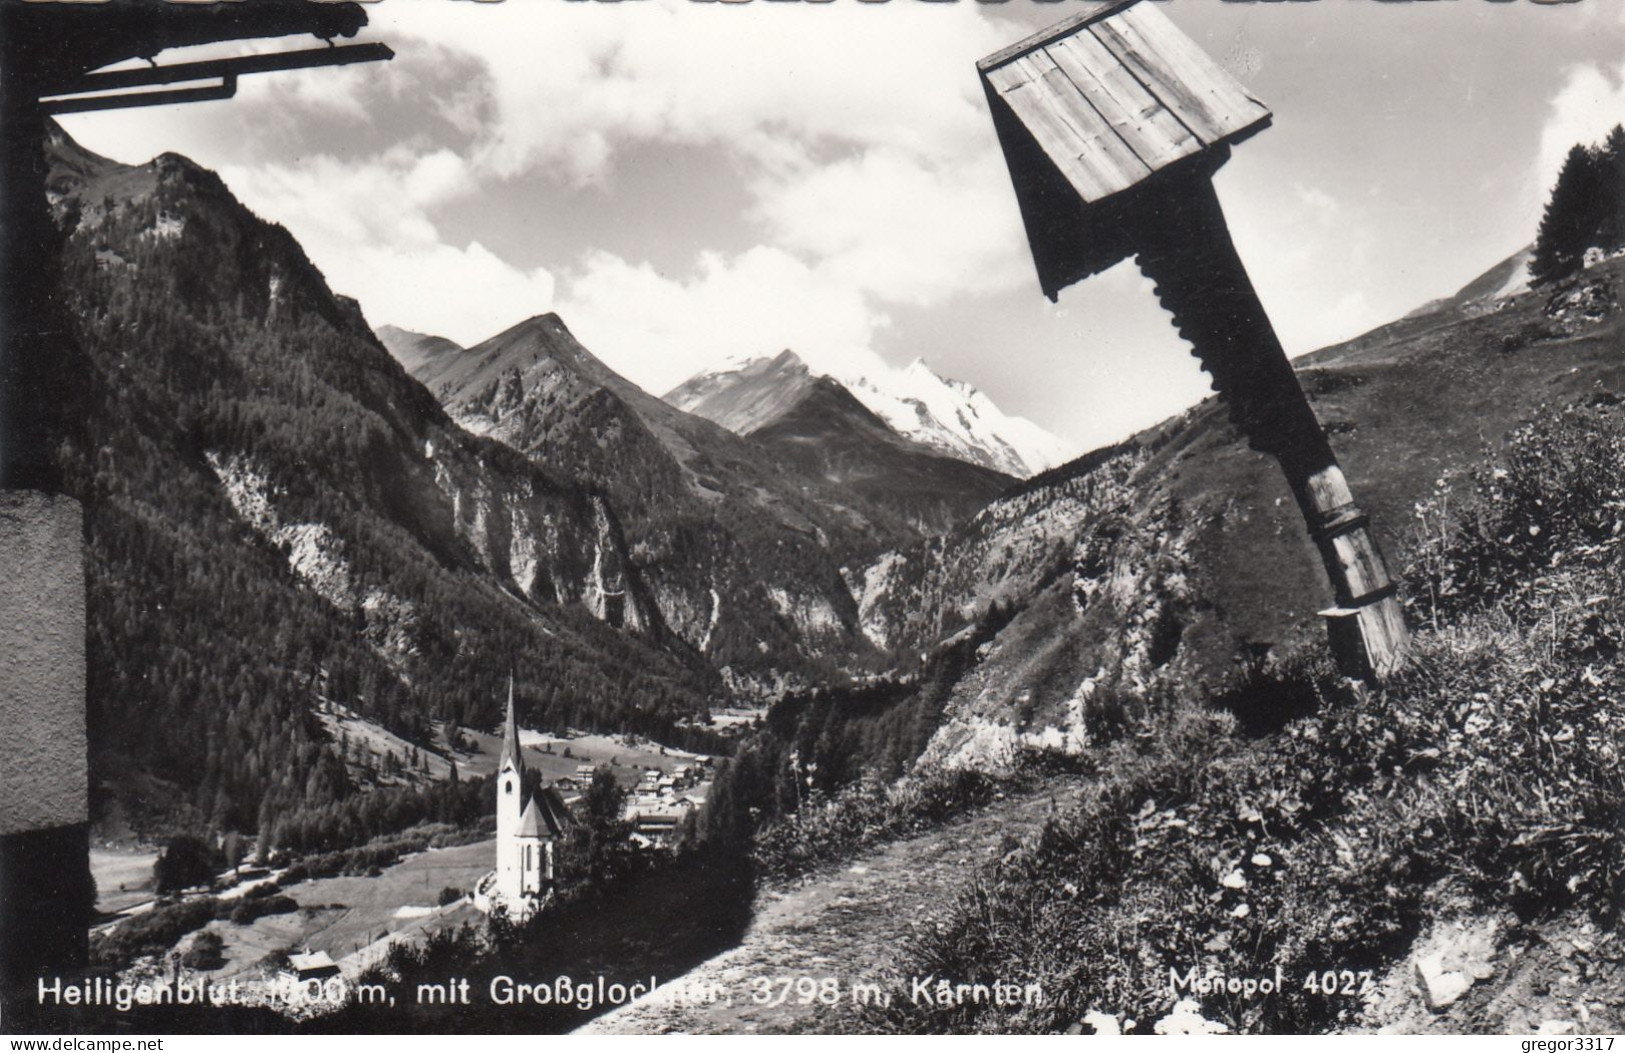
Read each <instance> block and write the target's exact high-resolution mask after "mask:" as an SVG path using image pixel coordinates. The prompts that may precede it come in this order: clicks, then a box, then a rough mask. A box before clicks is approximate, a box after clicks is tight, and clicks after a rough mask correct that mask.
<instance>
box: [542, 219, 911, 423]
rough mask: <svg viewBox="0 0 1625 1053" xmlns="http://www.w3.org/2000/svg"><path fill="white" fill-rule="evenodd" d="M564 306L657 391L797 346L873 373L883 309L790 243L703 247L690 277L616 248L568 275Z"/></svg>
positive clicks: (814, 360) (589, 338) (816, 358)
mask: <svg viewBox="0 0 1625 1053" xmlns="http://www.w3.org/2000/svg"><path fill="white" fill-rule="evenodd" d="M567 286H568V288H567V291H566V292H565V293H564V294H563V295H562V296H561V302H560V310H561V312H562V313H563V315H564V317H565V318H566V319H567V320H568V321H569V323H570V326H571V328H572V329H573V330H574V332H575V333H576V335H577V336H578V337H580V338H581V340H582V342H583V343H585V344H586V345H587V346H588V347H590V348H592V349H593V350H594V351H595V352H596V353H598V354H599V355H601V357H603V358H604V360H605V361H606V362H607V363H608V364H609V365H610V366H611V367H612V368H614V369H617V370H619V371H621V372H622V373H624V374H626V375H627V376H629V377H631V378H632V379H634V380H636V381H637V382H638V383H639V384H641V385H642V386H643V387H645V388H647V389H648V390H650V391H653V392H655V393H656V394H659V393H663V392H665V391H667V390H669V389H670V388H673V387H675V386H677V385H678V384H680V383H681V382H682V381H684V380H686V379H688V378H689V377H690V376H693V375H694V374H695V373H696V372H698V371H700V370H701V369H704V368H706V367H708V366H712V365H715V364H716V363H718V362H720V361H722V360H723V359H730V358H733V359H737V358H749V357H754V356H757V355H761V354H764V353H773V352H776V351H778V350H781V349H783V348H786V347H791V348H794V349H795V351H796V353H797V354H799V355H800V356H801V357H802V358H804V359H805V360H806V361H807V362H808V363H809V364H810V365H812V366H813V367H814V368H816V369H818V370H821V371H827V372H844V371H846V370H848V369H851V370H853V371H857V372H863V371H866V370H867V371H874V370H875V369H876V368H878V366H879V364H880V359H879V358H878V357H877V356H876V355H875V354H874V352H873V351H872V350H871V347H872V344H873V340H874V336H875V334H876V332H877V331H878V330H879V329H880V328H882V327H884V326H885V325H886V319H885V317H884V315H883V314H882V313H881V312H879V311H877V310H876V309H875V307H874V306H873V305H872V304H871V303H870V302H869V301H868V300H867V299H866V298H865V297H864V295H863V294H862V293H861V292H860V291H858V290H857V289H856V288H855V287H854V286H852V285H851V284H850V283H848V282H845V281H842V280H840V279H839V278H836V277H834V276H832V275H831V274H829V273H828V272H827V271H824V270H819V269H817V268H814V267H812V266H809V265H808V264H807V263H805V262H803V261H802V260H801V259H799V258H797V257H796V256H794V255H792V254H790V253H787V252H785V251H783V250H781V249H776V248H770V247H766V246H759V247H757V248H754V249H751V250H749V251H747V252H744V253H741V254H738V255H734V256H723V255H720V254H716V253H706V254H703V255H702V256H701V258H700V261H699V267H698V270H697V272H696V273H695V274H694V275H693V276H691V277H689V278H687V279H676V278H671V277H667V276H665V275H662V274H660V273H658V272H657V271H656V270H655V269H654V268H653V267H650V266H649V265H647V264H637V263H630V262H628V261H626V260H624V259H621V258H619V257H617V256H613V255H610V254H608V253H596V254H594V255H593V256H591V257H590V258H589V259H588V260H587V261H586V262H585V265H584V266H583V267H582V269H581V270H580V271H579V272H576V273H574V274H572V275H570V276H568V279H567Z"/></svg>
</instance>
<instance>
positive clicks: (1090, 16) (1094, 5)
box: [976, 0, 1140, 73]
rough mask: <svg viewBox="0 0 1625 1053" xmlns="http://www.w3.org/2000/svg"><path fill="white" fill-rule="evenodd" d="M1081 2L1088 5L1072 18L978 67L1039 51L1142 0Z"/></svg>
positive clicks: (1001, 52) (997, 52)
mask: <svg viewBox="0 0 1625 1053" xmlns="http://www.w3.org/2000/svg"><path fill="white" fill-rule="evenodd" d="M1081 2H1082V3H1084V4H1086V5H1087V7H1086V9H1085V10H1083V11H1080V12H1079V13H1077V14H1075V15H1073V16H1072V17H1071V18H1067V19H1063V20H1062V21H1060V22H1057V23H1055V24H1054V25H1053V26H1050V27H1049V28H1048V29H1041V30H1039V31H1038V32H1036V33H1034V34H1033V35H1032V36H1030V37H1027V38H1025V39H1023V40H1018V41H1016V42H1015V43H1014V44H1011V45H1010V46H1009V47H1007V48H1000V49H999V50H998V51H995V52H994V53H993V54H991V55H989V56H987V58H984V59H982V60H980V61H979V62H977V63H976V68H977V69H979V70H981V71H982V72H983V73H986V72H987V71H988V70H990V69H993V68H995V67H997V66H1002V65H1004V64H1005V63H1006V62H1009V61H1010V60H1011V59H1016V58H1020V57H1021V56H1022V55H1025V54H1027V53H1028V52H1030V51H1037V50H1038V49H1039V48H1041V47H1043V46H1044V45H1046V44H1048V43H1049V42H1050V41H1052V40H1056V39H1058V38H1060V37H1064V36H1066V35H1067V34H1068V33H1072V32H1074V31H1076V30H1077V29H1079V28H1080V27H1082V26H1086V25H1088V24H1090V23H1091V22H1098V21H1100V20H1101V19H1102V18H1106V17H1107V16H1109V15H1112V14H1115V13H1116V12H1118V11H1121V10H1123V9H1124V8H1127V7H1131V6H1133V5H1134V4H1137V3H1139V2H1140V0H1081Z"/></svg>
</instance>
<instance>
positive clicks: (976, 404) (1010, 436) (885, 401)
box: [664, 350, 1068, 478]
mask: <svg viewBox="0 0 1625 1053" xmlns="http://www.w3.org/2000/svg"><path fill="white" fill-rule="evenodd" d="M817 379H819V375H818V374H815V373H814V372H813V371H812V370H811V369H809V368H808V366H807V364H806V363H805V362H803V361H802V360H801V358H800V357H799V356H797V355H796V354H795V352H793V351H788V350H787V351H784V352H781V353H780V354H779V355H777V356H774V357H763V358H757V359H752V360H749V361H746V362H744V363H743V364H740V365H729V366H724V367H722V368H719V369H713V370H706V371H703V372H701V373H698V374H696V375H695V376H693V377H690V378H689V379H688V380H686V381H684V382H683V383H682V384H680V385H678V386H677V387H675V388H673V389H672V390H671V391H669V392H667V393H666V395H665V396H664V397H665V400H666V401H667V402H669V403H671V404H672V405H674V406H676V407H678V408H679V409H682V410H686V411H688V412H690V413H695V414H698V415H699V416H701V417H705V418H706V419H708V420H712V421H715V422H716V423H718V424H721V425H722V426H723V427H725V428H728V429H730V430H732V431H735V432H737V433H739V434H741V435H749V434H752V433H753V432H756V431H757V430H759V429H761V428H763V427H764V426H766V425H767V424H769V423H771V422H772V421H773V420H774V419H775V418H776V417H777V416H778V415H779V414H781V413H783V412H785V411H786V410H787V409H788V407H789V405H790V403H791V402H793V401H794V399H795V398H796V397H798V395H799V393H800V392H802V391H804V390H805V389H806V388H807V387H808V386H810V385H811V384H812V383H813V382H814V381H815V380H817ZM823 379H825V380H828V381H830V382H832V383H834V384H837V385H839V386H841V387H843V388H844V389H845V390H846V391H847V392H848V394H850V395H851V396H852V397H853V398H854V399H856V400H857V401H858V402H859V403H860V404H861V405H863V406H864V407H865V408H867V409H868V410H869V411H870V412H871V413H873V414H874V415H875V416H876V417H878V418H879V419H880V420H882V421H884V422H885V423H886V425H887V426H888V427H889V428H891V429H892V430H893V431H895V432H896V433H897V434H899V435H902V436H904V437H906V438H908V439H911V440H913V441H914V442H917V443H920V444H921V445H923V446H926V447H929V448H930V449H933V450H935V451H937V452H939V453H942V454H946V455H947V456H949V457H954V458H957V459H959V460H963V461H968V462H969V463H971V464H979V465H982V466H984V467H987V468H991V469H994V470H995V471H999V472H1004V473H1005V474H1007V475H1013V476H1017V477H1019V478H1026V477H1028V476H1030V475H1033V474H1034V473H1036V472H1039V471H1042V470H1044V469H1046V468H1052V467H1054V466H1055V465H1057V464H1059V463H1061V462H1062V461H1064V460H1066V459H1067V457H1068V447H1067V445H1066V444H1065V443H1064V442H1062V441H1061V440H1060V439H1057V438H1056V437H1055V436H1053V435H1050V434H1049V433H1048V432H1046V431H1044V430H1043V429H1042V428H1040V427H1039V426H1038V425H1036V424H1034V423H1032V422H1031V421H1029V420H1026V419H1024V418H1021V417H1012V416H1009V415H1007V414H1005V413H1004V412H1003V411H1002V410H1000V409H999V408H998V407H997V406H996V405H994V404H993V400H992V399H990V398H988V397H987V395H985V394H983V393H982V392H981V391H978V390H977V389H976V388H975V387H973V386H972V385H970V384H967V383H965V382H964V381H962V380H948V379H945V378H943V377H941V376H938V375H937V374H936V373H935V372H933V371H932V370H931V368H930V367H929V366H927V365H926V364H925V360H924V359H920V358H917V359H915V360H914V361H913V362H911V363H909V365H908V366H907V367H906V368H904V369H901V370H886V371H881V372H876V373H871V374H854V375H851V376H847V377H840V378H837V377H831V376H825V377H823Z"/></svg>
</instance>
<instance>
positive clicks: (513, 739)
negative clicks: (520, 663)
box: [497, 674, 525, 772]
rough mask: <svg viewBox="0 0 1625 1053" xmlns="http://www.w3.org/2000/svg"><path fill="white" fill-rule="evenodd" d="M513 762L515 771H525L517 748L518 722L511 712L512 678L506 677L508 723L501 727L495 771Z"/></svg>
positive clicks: (523, 758)
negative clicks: (500, 749) (500, 745)
mask: <svg viewBox="0 0 1625 1053" xmlns="http://www.w3.org/2000/svg"><path fill="white" fill-rule="evenodd" d="M509 761H512V762H513V766H514V770H515V771H521V772H522V771H524V770H525V754H524V751H523V750H521V749H520V748H519V721H518V720H517V719H516V718H515V717H514V712H513V676H512V674H509V676H508V722H507V723H506V724H504V725H503V727H502V756H501V757H500V758H498V759H497V771H501V770H502V767H503V765H505V764H507V763H508V762H509Z"/></svg>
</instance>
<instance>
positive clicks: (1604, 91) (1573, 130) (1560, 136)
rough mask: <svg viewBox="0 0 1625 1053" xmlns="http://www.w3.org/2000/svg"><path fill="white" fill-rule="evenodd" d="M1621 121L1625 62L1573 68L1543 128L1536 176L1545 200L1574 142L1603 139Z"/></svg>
mask: <svg viewBox="0 0 1625 1053" xmlns="http://www.w3.org/2000/svg"><path fill="white" fill-rule="evenodd" d="M1621 121H1625V63H1621V64H1620V65H1618V66H1613V67H1604V66H1597V65H1592V64H1589V63H1587V64H1582V65H1578V66H1574V67H1571V68H1570V69H1569V70H1568V75H1567V77H1566V78H1565V79H1564V82H1563V86H1562V87H1561V88H1560V89H1559V90H1558V92H1557V94H1556V95H1555V96H1553V98H1552V102H1551V108H1550V112H1549V113H1548V115H1547V118H1546V123H1545V126H1544V127H1543V128H1542V129H1541V135H1540V159H1539V162H1538V167H1537V169H1536V179H1537V183H1538V186H1539V188H1540V195H1541V201H1542V202H1543V203H1544V201H1545V196H1546V194H1547V193H1548V192H1549V191H1550V190H1551V188H1552V185H1553V184H1555V183H1556V182H1557V173H1558V172H1559V171H1560V170H1561V169H1562V167H1563V158H1564V157H1566V156H1567V155H1568V152H1569V150H1570V149H1571V148H1572V147H1573V146H1574V144H1575V143H1587V144H1590V143H1596V142H1600V141H1601V140H1602V138H1603V137H1604V136H1606V135H1607V134H1608V132H1609V131H1610V130H1611V129H1612V128H1613V127H1614V126H1615V125H1616V124H1619V123H1620V122H1621Z"/></svg>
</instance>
